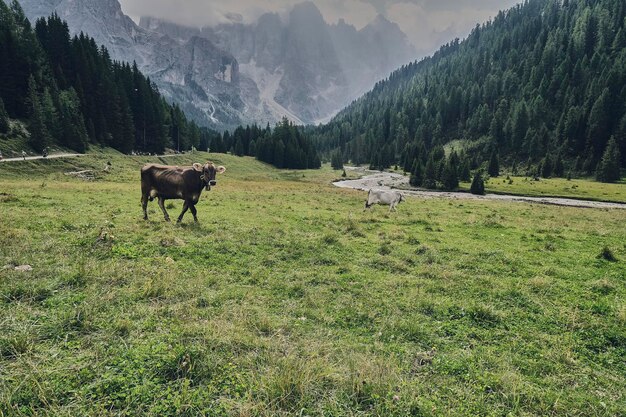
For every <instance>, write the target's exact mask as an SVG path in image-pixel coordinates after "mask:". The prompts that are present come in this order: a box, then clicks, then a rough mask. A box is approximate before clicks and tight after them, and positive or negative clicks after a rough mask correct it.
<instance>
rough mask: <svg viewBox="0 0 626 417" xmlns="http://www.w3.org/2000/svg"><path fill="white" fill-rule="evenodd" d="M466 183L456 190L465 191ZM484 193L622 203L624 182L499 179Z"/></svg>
mask: <svg viewBox="0 0 626 417" xmlns="http://www.w3.org/2000/svg"><path fill="white" fill-rule="evenodd" d="M470 186H471V184H470V183H461V186H460V188H461V189H462V190H465V191H469V189H470ZM485 190H486V192H487V193H495V194H511V195H526V196H535V197H565V198H577V199H581V200H591V201H609V202H615V203H626V181H625V180H622V181H620V182H618V183H614V184H610V183H603V182H599V181H594V180H593V179H588V178H572V179H570V180H568V179H565V178H539V179H534V178H531V177H521V176H514V175H506V174H504V175H501V176H500V177H497V178H489V179H488V180H487V181H486V182H485Z"/></svg>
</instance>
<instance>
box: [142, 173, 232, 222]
mask: <svg viewBox="0 0 626 417" xmlns="http://www.w3.org/2000/svg"><path fill="white" fill-rule="evenodd" d="M224 171H226V168H224V167H223V166H218V167H216V166H215V165H213V162H207V163H206V164H204V166H202V165H201V164H193V166H191V167H175V166H165V165H154V164H147V165H144V167H143V168H141V205H142V207H143V218H144V220H148V211H147V209H148V200H150V201H152V200H154V199H155V198H158V199H159V207H161V210H162V211H163V215H164V216H165V220H166V221H168V222H169V221H170V216H169V215H168V214H167V211H166V210H165V200H171V199H179V200H184V201H185V203H184V205H183V211H182V213H180V216H178V222H179V223H180V222H181V221H182V220H183V216H184V215H185V213H186V212H187V210H188V209H189V210H191V213H192V214H193V219H194V220H195V221H196V222H197V221H198V217H197V216H196V213H197V211H196V204H197V203H198V200H199V199H200V194H201V193H202V189H203V188H206V190H207V191H210V190H211V186H213V185H216V184H217V181H215V174H216V173H220V174H221V173H223V172H224Z"/></svg>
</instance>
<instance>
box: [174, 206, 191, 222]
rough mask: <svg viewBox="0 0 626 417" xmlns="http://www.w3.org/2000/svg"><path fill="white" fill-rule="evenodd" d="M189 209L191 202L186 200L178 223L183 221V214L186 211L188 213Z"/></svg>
mask: <svg viewBox="0 0 626 417" xmlns="http://www.w3.org/2000/svg"><path fill="white" fill-rule="evenodd" d="M188 209H189V203H188V202H187V201H185V204H183V211H182V212H181V213H180V216H178V221H177V222H178V223H180V222H182V221H183V216H184V215H185V213H187V210H188ZM194 217H195V216H194Z"/></svg>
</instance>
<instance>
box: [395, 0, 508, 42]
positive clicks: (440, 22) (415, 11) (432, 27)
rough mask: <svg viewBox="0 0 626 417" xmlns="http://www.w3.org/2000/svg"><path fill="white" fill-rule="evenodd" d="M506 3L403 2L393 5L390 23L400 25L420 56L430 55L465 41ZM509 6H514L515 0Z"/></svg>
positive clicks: (450, 0) (441, 0)
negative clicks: (442, 47) (464, 39)
mask: <svg viewBox="0 0 626 417" xmlns="http://www.w3.org/2000/svg"><path fill="white" fill-rule="evenodd" d="M481 3H484V4H481ZM492 3H497V5H495V4H492ZM503 3H506V2H503V1H499V2H492V1H484V2H479V1H462V0H457V1H453V0H439V1H437V2H433V1H426V0H424V1H413V2H410V1H403V2H396V3H393V4H389V5H388V6H387V9H386V12H387V17H388V18H389V20H391V21H394V22H396V23H397V24H398V26H400V29H402V31H403V32H404V33H406V34H407V37H408V38H409V40H410V41H411V43H413V45H414V46H415V47H416V48H417V50H418V51H419V52H420V53H422V54H430V53H432V52H434V51H435V50H437V49H438V48H439V47H440V46H441V45H443V44H444V43H446V42H449V41H451V40H453V39H454V38H457V37H458V38H461V39H462V38H465V37H466V36H467V35H468V34H469V32H470V31H471V30H472V28H473V27H474V26H476V24H477V23H483V22H485V21H487V20H488V19H489V18H492V17H494V16H495V15H496V14H497V12H498V10H500V9H501V8H503V7H507V6H506V5H505V4H503ZM509 3H510V4H509V5H512V4H515V1H509ZM490 6H493V7H490Z"/></svg>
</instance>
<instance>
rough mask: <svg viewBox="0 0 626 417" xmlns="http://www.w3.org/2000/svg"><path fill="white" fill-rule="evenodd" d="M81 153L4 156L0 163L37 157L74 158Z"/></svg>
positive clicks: (31, 159) (35, 158)
mask: <svg viewBox="0 0 626 417" xmlns="http://www.w3.org/2000/svg"><path fill="white" fill-rule="evenodd" d="M82 155H83V154H80V153H56V154H53V155H48V156H47V157H45V158H44V157H43V156H41V155H40V156H27V157H26V159H24V158H23V157H21V156H20V157H19V158H4V159H2V160H0V163H3V162H18V161H24V160H26V161H34V160H37V159H55V158H75V157H78V156H82Z"/></svg>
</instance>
